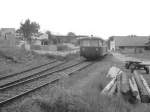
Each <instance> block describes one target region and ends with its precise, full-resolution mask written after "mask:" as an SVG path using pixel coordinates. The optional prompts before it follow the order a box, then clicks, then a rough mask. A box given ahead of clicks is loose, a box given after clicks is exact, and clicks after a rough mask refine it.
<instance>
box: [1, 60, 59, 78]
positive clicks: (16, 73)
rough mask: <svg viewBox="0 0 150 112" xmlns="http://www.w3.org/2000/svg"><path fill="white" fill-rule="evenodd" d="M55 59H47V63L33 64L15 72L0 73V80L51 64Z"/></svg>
mask: <svg viewBox="0 0 150 112" xmlns="http://www.w3.org/2000/svg"><path fill="white" fill-rule="evenodd" d="M56 61H57V60H56V59H54V60H51V61H49V62H48V63H44V64H41V65H38V66H33V67H31V68H29V69H24V70H22V71H18V72H15V73H11V74H7V75H2V76H0V80H4V79H6V78H9V77H13V76H17V75H19V74H22V73H27V72H30V71H32V70H36V69H38V68H40V67H43V66H46V65H49V64H52V63H54V62H56Z"/></svg>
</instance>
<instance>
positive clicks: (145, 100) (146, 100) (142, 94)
mask: <svg viewBox="0 0 150 112" xmlns="http://www.w3.org/2000/svg"><path fill="white" fill-rule="evenodd" d="M134 77H135V81H136V83H137V86H138V89H139V92H140V97H141V102H143V103H149V101H150V95H149V93H148V90H147V89H146V87H145V85H144V83H143V81H142V79H141V76H140V74H139V73H138V72H137V71H134Z"/></svg>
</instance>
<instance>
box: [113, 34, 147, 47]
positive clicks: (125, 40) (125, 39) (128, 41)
mask: <svg viewBox="0 0 150 112" xmlns="http://www.w3.org/2000/svg"><path fill="white" fill-rule="evenodd" d="M113 38H114V40H115V45H116V46H146V43H147V42H148V41H149V38H150V36H113Z"/></svg>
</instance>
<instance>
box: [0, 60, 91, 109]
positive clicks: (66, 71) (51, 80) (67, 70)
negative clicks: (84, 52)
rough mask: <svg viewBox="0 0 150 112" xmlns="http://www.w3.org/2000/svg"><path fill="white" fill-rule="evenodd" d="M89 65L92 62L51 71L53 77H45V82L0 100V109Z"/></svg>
mask: <svg viewBox="0 0 150 112" xmlns="http://www.w3.org/2000/svg"><path fill="white" fill-rule="evenodd" d="M78 63H79V62H78ZM91 64H93V62H83V61H82V62H80V63H79V64H76V65H75V64H74V65H70V66H66V67H64V68H63V69H58V70H56V71H55V72H54V71H53V72H52V73H50V74H53V75H49V76H50V77H46V78H45V80H43V81H40V83H38V85H35V86H32V87H30V88H29V89H27V90H25V91H24V92H21V93H19V94H17V95H13V96H11V97H9V98H6V99H3V100H1V102H0V107H2V106H3V105H4V104H7V103H10V102H12V101H14V100H16V99H18V98H20V97H22V96H25V95H27V94H28V93H32V92H34V91H36V90H39V89H40V88H42V87H44V86H46V85H49V84H53V83H54V82H57V81H59V79H61V78H62V77H63V76H64V74H65V75H66V76H68V75H71V74H72V73H74V72H76V71H79V70H81V69H83V68H85V67H87V66H89V65H91ZM62 74H63V75H62Z"/></svg>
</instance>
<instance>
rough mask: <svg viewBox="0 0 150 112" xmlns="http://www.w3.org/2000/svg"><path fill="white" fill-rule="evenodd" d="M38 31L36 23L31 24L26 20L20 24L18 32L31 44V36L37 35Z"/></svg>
mask: <svg viewBox="0 0 150 112" xmlns="http://www.w3.org/2000/svg"><path fill="white" fill-rule="evenodd" d="M39 29H40V25H39V24H38V23H36V22H31V21H30V20H29V19H27V20H26V21H25V22H24V23H20V29H19V31H20V32H21V33H22V34H23V36H24V38H25V39H26V40H27V41H29V42H31V36H32V35H34V34H37V33H38V31H39Z"/></svg>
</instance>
